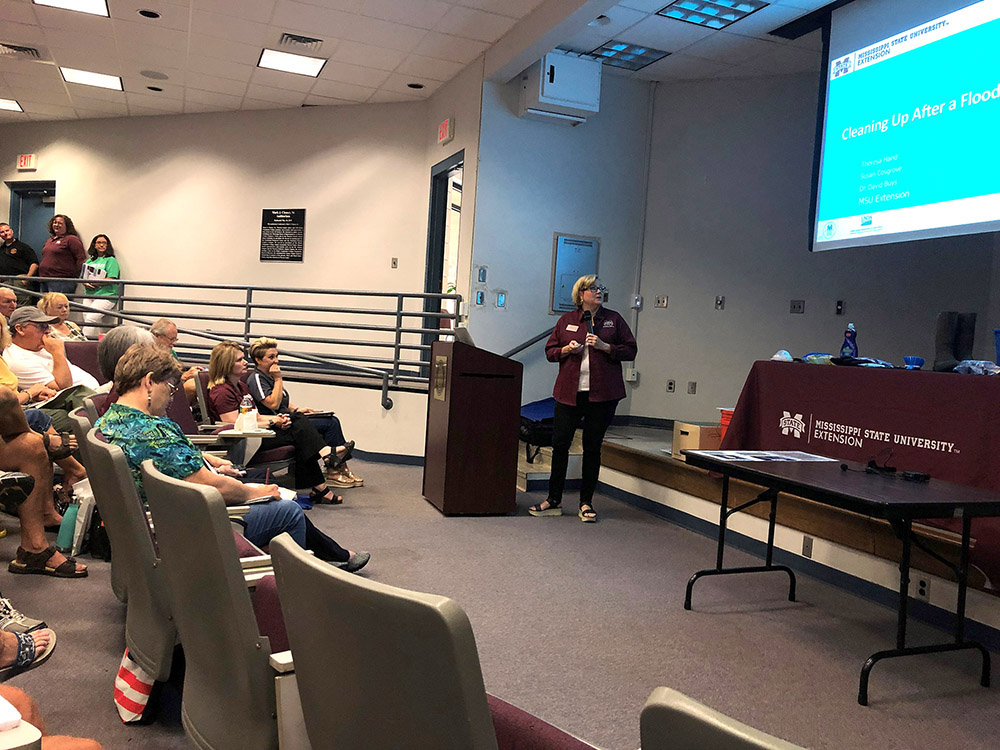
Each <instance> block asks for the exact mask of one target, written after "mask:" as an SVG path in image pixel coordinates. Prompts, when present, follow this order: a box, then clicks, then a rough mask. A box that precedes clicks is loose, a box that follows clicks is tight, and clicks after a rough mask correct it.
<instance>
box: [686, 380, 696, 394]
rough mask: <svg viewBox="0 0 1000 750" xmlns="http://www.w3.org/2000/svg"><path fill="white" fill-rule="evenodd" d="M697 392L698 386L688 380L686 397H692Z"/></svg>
mask: <svg viewBox="0 0 1000 750" xmlns="http://www.w3.org/2000/svg"><path fill="white" fill-rule="evenodd" d="M697 392H698V384H697V383H696V382H695V381H693V380H689V381H688V395H689V396H693V395H694V394H695V393H697Z"/></svg>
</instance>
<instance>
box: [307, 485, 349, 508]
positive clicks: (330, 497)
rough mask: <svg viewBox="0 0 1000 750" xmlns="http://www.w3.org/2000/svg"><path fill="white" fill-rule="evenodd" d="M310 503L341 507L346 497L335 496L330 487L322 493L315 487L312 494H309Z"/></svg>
mask: <svg viewBox="0 0 1000 750" xmlns="http://www.w3.org/2000/svg"><path fill="white" fill-rule="evenodd" d="M309 502H311V503H312V504H313V505H340V504H342V503H343V502H344V497H343V495H335V494H334V492H333V490H332V489H330V488H329V487H327V488H326V489H325V490H322V491H320V490H317V489H316V488H315V487H313V490H312V492H310V493H309Z"/></svg>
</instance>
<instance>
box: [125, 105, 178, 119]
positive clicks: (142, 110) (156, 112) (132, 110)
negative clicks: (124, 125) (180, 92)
mask: <svg viewBox="0 0 1000 750" xmlns="http://www.w3.org/2000/svg"><path fill="white" fill-rule="evenodd" d="M183 111H184V110H183V109H181V110H179V111H174V110H172V109H157V108H156V107H140V106H138V105H129V108H128V113H129V116H130V117H161V116H163V115H178V114H181V113H182V112H183Z"/></svg>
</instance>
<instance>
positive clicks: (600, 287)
mask: <svg viewBox="0 0 1000 750" xmlns="http://www.w3.org/2000/svg"><path fill="white" fill-rule="evenodd" d="M583 291H585V292H594V294H597V292H600V293H601V294H605V293H607V291H608V288H607V287H606V286H604V285H603V284H591V285H590V286H588V287H585V288H584V290H583Z"/></svg>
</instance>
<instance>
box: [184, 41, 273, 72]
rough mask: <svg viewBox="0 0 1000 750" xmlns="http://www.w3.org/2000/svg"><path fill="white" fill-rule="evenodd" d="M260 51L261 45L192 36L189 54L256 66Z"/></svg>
mask: <svg viewBox="0 0 1000 750" xmlns="http://www.w3.org/2000/svg"><path fill="white" fill-rule="evenodd" d="M260 50H261V45H259V44H245V43H243V42H236V41H233V40H232V39H220V38H218V37H214V36H205V35H204V34H191V36H190V44H189V46H188V52H189V53H190V54H192V55H203V56H205V57H213V58H216V59H219V60H229V61H231V62H237V63H242V64H244V65H256V64H257V60H259V59H260Z"/></svg>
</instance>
